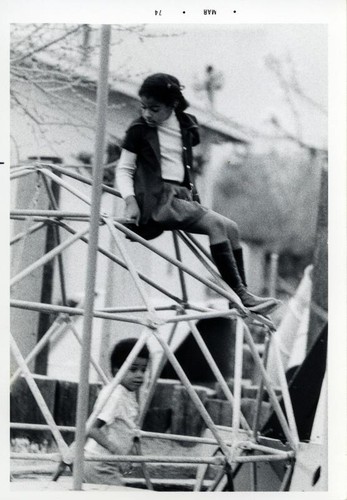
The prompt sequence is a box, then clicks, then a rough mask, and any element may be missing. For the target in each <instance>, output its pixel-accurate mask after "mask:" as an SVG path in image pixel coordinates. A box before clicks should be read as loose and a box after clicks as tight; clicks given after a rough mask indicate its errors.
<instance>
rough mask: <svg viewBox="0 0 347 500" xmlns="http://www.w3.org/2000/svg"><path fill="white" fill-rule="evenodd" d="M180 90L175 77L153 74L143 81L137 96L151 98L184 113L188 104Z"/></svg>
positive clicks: (180, 87)
mask: <svg viewBox="0 0 347 500" xmlns="http://www.w3.org/2000/svg"><path fill="white" fill-rule="evenodd" d="M182 88H183V87H182V86H181V84H180V82H179V81H178V80H177V78H176V77H175V76H172V75H168V74H166V73H155V74H153V75H150V76H148V77H147V78H146V79H145V80H144V81H143V83H142V85H141V87H140V90H139V96H140V97H152V98H153V99H156V100H157V101H159V102H162V103H163V104H165V105H166V106H170V107H175V108H176V110H177V111H184V110H185V109H186V108H187V107H188V106H189V104H188V102H187V101H186V99H185V97H184V96H183V94H182ZM176 103H177V104H176ZM175 104H176V105H175Z"/></svg>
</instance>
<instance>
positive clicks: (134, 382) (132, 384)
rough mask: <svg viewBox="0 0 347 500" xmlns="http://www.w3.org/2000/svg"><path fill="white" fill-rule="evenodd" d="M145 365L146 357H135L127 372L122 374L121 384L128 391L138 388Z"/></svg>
mask: <svg viewBox="0 0 347 500" xmlns="http://www.w3.org/2000/svg"><path fill="white" fill-rule="evenodd" d="M147 365H148V359H145V358H136V359H135V361H134V362H133V364H132V365H131V366H130V368H129V370H128V372H127V373H126V374H125V375H124V377H123V380H122V382H121V384H122V385H123V386H124V387H125V388H126V389H128V391H136V390H137V389H139V388H140V387H141V385H142V384H143V381H144V374H145V371H146V368H147Z"/></svg>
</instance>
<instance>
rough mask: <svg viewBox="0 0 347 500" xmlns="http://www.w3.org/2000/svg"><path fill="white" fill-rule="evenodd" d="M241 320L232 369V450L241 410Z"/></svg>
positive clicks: (242, 328) (237, 326)
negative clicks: (233, 367)
mask: <svg viewBox="0 0 347 500" xmlns="http://www.w3.org/2000/svg"><path fill="white" fill-rule="evenodd" d="M243 330H244V327H243V321H242V319H241V318H237V320H236V345H235V369H234V405H233V419H232V428H233V431H232V441H233V447H232V448H233V450H235V446H236V445H237V437H238V433H239V427H240V412H241V388H242V387H241V381H242V361H243V359H242V357H243Z"/></svg>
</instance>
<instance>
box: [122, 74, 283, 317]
mask: <svg viewBox="0 0 347 500" xmlns="http://www.w3.org/2000/svg"><path fill="white" fill-rule="evenodd" d="M181 88H182V87H181V85H180V82H179V81H178V80H177V78H175V77H174V76H171V75H167V74H165V73H156V74H154V75H151V76H149V77H147V78H146V79H145V80H144V82H143V83H142V85H141V87H140V90H139V96H140V99H141V106H142V116H141V117H139V118H137V119H136V120H135V121H133V122H132V123H131V124H130V126H129V128H128V130H127V132H126V136H125V139H124V142H123V146H122V153H121V157H120V160H119V164H118V166H117V169H116V179H117V187H118V189H119V191H120V194H121V196H122V198H123V199H124V200H125V217H126V219H127V220H129V221H130V223H131V229H133V230H134V231H135V232H137V233H139V234H140V235H142V236H144V237H146V238H147V239H151V238H154V237H156V236H159V234H161V233H162V232H163V231H165V230H174V229H181V230H184V231H187V232H189V233H196V234H206V235H207V236H208V237H209V241H210V249H211V255H212V258H213V260H214V262H215V264H216V266H217V268H218V270H219V272H220V274H221V277H222V278H223V279H224V281H225V282H226V283H227V284H228V285H229V286H230V287H231V288H232V289H233V290H234V292H235V293H236V294H237V295H238V296H239V298H240V299H241V302H242V303H243V305H244V306H245V307H247V308H248V309H249V310H251V311H253V312H259V313H261V314H268V313H270V312H272V311H273V310H274V309H275V308H276V307H277V306H278V305H279V303H280V302H279V301H278V300H276V299H273V298H271V297H267V298H262V297H257V296H255V295H253V294H252V293H250V292H249V291H248V289H247V284H246V277H245V271H244V264H243V254H242V248H241V244H240V238H239V230H238V226H237V224H236V223H235V222H234V221H232V220H230V219H228V218H226V217H223V216H222V215H220V214H218V213H217V212H214V211H213V210H210V209H208V208H206V207H203V206H202V205H200V203H199V202H198V201H197V200H198V196H197V191H196V188H195V186H194V179H193V173H192V169H191V165H192V164H193V154H192V148H193V146H196V145H197V144H199V141H200V139H199V130H198V123H197V120H196V118H195V116H193V115H190V114H188V113H185V112H184V111H185V109H186V108H187V107H188V103H187V101H186V100H185V98H184V96H183V94H182V92H181Z"/></svg>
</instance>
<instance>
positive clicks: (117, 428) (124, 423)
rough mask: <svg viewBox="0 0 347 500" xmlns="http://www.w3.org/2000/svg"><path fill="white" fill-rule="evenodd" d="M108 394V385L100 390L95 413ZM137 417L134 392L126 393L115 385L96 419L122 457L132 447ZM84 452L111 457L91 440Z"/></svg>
mask: <svg viewBox="0 0 347 500" xmlns="http://www.w3.org/2000/svg"><path fill="white" fill-rule="evenodd" d="M108 393H109V384H108V385H106V386H105V387H103V388H102V389H101V391H100V394H99V396H98V399H97V400H96V403H95V406H94V410H95V411H96V410H97V408H100V407H102V405H103V404H104V402H105V399H107V397H108ZM94 410H93V411H94ZM138 417H139V404H138V402H137V400H136V392H135V391H128V389H126V388H125V387H124V386H123V385H117V387H116V388H115V389H114V391H113V392H112V393H111V395H110V396H109V398H108V401H107V402H106V404H105V406H104V407H103V408H102V410H101V412H100V413H99V414H98V416H97V418H99V419H100V420H103V421H104V422H105V425H104V426H103V427H101V429H102V431H103V432H104V433H105V435H106V436H107V438H108V439H109V440H110V441H112V442H113V443H115V444H116V445H117V446H118V448H119V449H120V454H122V455H123V454H124V455H126V454H128V453H129V452H130V450H131V448H132V446H133V440H134V435H135V430H136V429H137V425H138ZM85 451H86V452H88V453H90V454H100V455H111V453H110V452H109V451H108V450H107V449H106V448H104V447H103V446H101V445H100V444H99V443H97V442H96V441H95V440H94V439H93V438H88V439H87V442H86V445H85Z"/></svg>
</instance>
